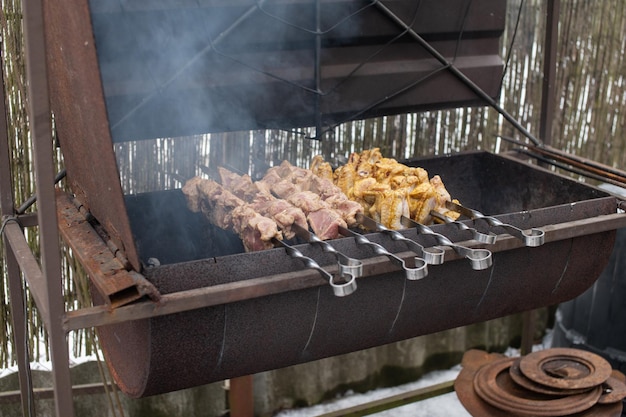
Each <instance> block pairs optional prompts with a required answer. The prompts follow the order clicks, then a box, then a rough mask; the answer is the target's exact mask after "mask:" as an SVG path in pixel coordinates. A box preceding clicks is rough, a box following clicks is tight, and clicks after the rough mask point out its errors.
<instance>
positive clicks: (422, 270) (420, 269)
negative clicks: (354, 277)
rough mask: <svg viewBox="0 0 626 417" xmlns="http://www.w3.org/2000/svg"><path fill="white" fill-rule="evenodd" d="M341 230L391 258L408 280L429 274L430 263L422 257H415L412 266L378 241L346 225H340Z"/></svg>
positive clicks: (377, 252)
mask: <svg viewBox="0 0 626 417" xmlns="http://www.w3.org/2000/svg"><path fill="white" fill-rule="evenodd" d="M339 232H340V233H341V234H342V235H344V236H348V237H354V239H355V240H356V243H358V244H359V245H363V246H368V247H369V248H371V249H372V250H373V251H374V253H376V254H377V255H384V256H386V257H387V258H389V260H390V261H391V262H393V263H394V264H395V265H397V266H399V267H400V268H402V269H403V270H404V272H405V274H406V278H407V279H408V280H411V281H416V280H418V279H422V278H424V277H425V276H426V275H428V264H427V263H426V261H424V259H422V258H418V257H415V258H414V259H415V268H411V267H408V266H407V265H406V263H405V262H404V260H403V259H402V258H399V257H397V256H396V255H394V254H393V253H391V252H389V251H388V250H387V249H385V248H384V247H382V246H381V245H379V244H378V243H376V242H372V241H371V240H369V239H368V238H366V237H365V236H363V235H361V234H360V233H357V232H353V231H352V230H350V229H346V228H345V227H339Z"/></svg>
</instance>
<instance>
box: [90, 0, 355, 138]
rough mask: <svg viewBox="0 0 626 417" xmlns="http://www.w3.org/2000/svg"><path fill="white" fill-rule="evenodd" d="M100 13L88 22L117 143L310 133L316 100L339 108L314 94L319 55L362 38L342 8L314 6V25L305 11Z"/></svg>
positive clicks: (301, 6)
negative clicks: (270, 131) (276, 131)
mask: <svg viewBox="0 0 626 417" xmlns="http://www.w3.org/2000/svg"><path fill="white" fill-rule="evenodd" d="M102 3H103V2H100V1H98V0H91V1H90V6H91V17H92V24H93V28H94V35H95V40H96V47H97V53H98V60H99V63H100V70H101V75H102V82H103V88H104V92H105V98H106V105H107V112H108V117H109V123H110V127H111V133H112V136H113V140H114V141H116V142H120V141H129V140H140V139H148V138H157V137H160V138H162V137H178V136H188V135H193V134H202V133H210V132H224V131H236V130H252V129H266V128H288V129H289V128H295V127H301V126H311V125H314V124H315V123H316V114H315V113H316V112H317V113H319V111H320V107H319V106H320V101H319V99H320V97H322V98H323V100H325V101H328V102H333V101H334V102H337V100H338V99H337V98H336V97H330V98H329V97H325V96H324V95H323V94H322V92H321V90H320V87H321V85H316V76H317V75H318V74H317V70H318V69H320V68H322V67H323V65H324V62H325V61H324V59H325V58H324V55H325V54H327V52H325V51H326V50H327V49H328V48H327V47H329V46H331V47H335V48H336V47H338V46H340V45H342V44H346V43H351V42H354V39H356V37H357V35H358V34H359V33H361V32H362V30H361V23H360V21H359V19H357V18H356V17H357V16H359V14H360V11H361V9H363V6H362V5H358V7H357V6H356V5H354V4H350V2H338V3H337V4H334V3H324V4H323V5H322V3H320V5H319V7H320V8H321V9H320V10H319V21H318V20H316V16H318V14H317V11H316V2H313V1H312V2H309V3H303V2H293V3H284V2H280V3H272V2H270V1H248V2H244V1H238V2H228V1H223V2H220V1H214V2H188V4H190V5H182V6H181V3H182V2H180V1H171V2H167V1H161V2H159V3H158V5H154V6H152V5H150V4H149V3H150V2H129V1H120V2H119V3H115V4H110V2H106V4H102ZM145 3H148V4H145ZM346 3H348V4H346ZM354 3H359V2H354ZM366 4H367V3H366ZM318 39H319V42H320V46H321V48H322V49H321V53H320V55H319V56H316V40H318ZM344 71H345V70H344ZM319 76H320V77H322V76H323V75H322V74H320V75H319ZM331 78H336V76H334V75H332V76H331ZM332 83H336V81H335V80H332Z"/></svg>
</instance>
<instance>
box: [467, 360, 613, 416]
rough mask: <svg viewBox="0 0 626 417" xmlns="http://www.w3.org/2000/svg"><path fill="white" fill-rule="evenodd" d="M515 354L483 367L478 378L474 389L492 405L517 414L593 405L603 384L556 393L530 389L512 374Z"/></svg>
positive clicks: (576, 409) (562, 411)
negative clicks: (511, 368)
mask: <svg viewBox="0 0 626 417" xmlns="http://www.w3.org/2000/svg"><path fill="white" fill-rule="evenodd" d="M514 361H515V358H505V359H501V360H498V361H495V362H493V363H490V364H488V365H485V366H483V367H481V368H480V369H479V370H478V372H476V376H475V378H474V383H473V384H474V390H475V391H476V393H477V394H478V396H479V397H480V398H482V399H483V400H484V401H486V402H488V403H489V404H491V405H492V406H494V407H496V408H498V409H500V410H505V411H508V412H510V413H513V414H521V415H532V416H566V415H569V414H574V413H578V412H582V411H585V410H588V409H590V408H591V407H593V406H594V405H595V404H596V403H597V401H598V399H599V398H600V395H601V394H602V387H600V386H597V387H595V388H594V389H591V390H590V391H588V392H584V393H582V394H575V395H567V396H562V397H556V396H553V395H546V394H541V393H538V392H534V391H530V390H527V389H525V388H523V387H521V386H519V385H517V384H516V383H515V382H514V381H513V380H512V379H511V377H510V373H509V368H510V367H511V364H512V363H513V362H514Z"/></svg>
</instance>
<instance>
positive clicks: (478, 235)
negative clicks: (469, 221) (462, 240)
mask: <svg viewBox="0 0 626 417" xmlns="http://www.w3.org/2000/svg"><path fill="white" fill-rule="evenodd" d="M430 215H431V216H433V217H436V218H438V219H439V220H441V221H442V222H444V223H446V224H454V225H455V226H457V227H458V228H459V229H460V230H467V231H469V232H471V233H472V239H474V240H476V241H478V242H480V243H486V244H488V245H493V244H494V243H496V239H497V238H498V235H497V234H495V233H493V232H489V233H483V232H479V231H478V230H476V229H474V228H473V227H469V226H468V225H466V224H465V223H461V222H458V221H456V220H452V219H451V218H450V217H448V216H446V215H445V214H441V213H439V212H437V211H435V210H431V212H430Z"/></svg>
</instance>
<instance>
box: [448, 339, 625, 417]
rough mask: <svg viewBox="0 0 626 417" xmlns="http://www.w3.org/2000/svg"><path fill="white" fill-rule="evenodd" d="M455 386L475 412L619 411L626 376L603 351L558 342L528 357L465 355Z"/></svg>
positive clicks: (588, 416) (603, 415) (594, 415)
mask: <svg viewBox="0 0 626 417" xmlns="http://www.w3.org/2000/svg"><path fill="white" fill-rule="evenodd" d="M462 365H463V370H462V371H461V372H460V374H459V376H458V377H457V379H456V381H455V384H454V387H455V390H456V393H457V396H458V398H459V400H460V401H461V403H462V404H463V406H464V407H465V408H466V409H467V411H468V412H469V413H470V414H471V415H472V416H481V417H491V416H494V417H504V416H574V415H575V416H577V417H609V416H610V417H619V416H621V414H622V408H623V404H622V401H623V400H624V398H625V397H626V377H625V376H624V375H623V374H622V373H621V372H619V371H616V370H613V369H611V365H610V364H609V363H608V362H607V361H606V360H605V359H604V358H602V357H601V356H598V355H596V354H594V353H591V352H588V351H583V350H579V349H569V348H554V349H547V350H542V351H538V352H533V353H530V354H528V355H526V356H523V357H515V358H511V357H505V356H503V355H500V354H490V353H487V352H484V351H480V350H470V351H468V352H466V353H465V355H464V356H463V362H462Z"/></svg>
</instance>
